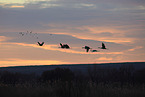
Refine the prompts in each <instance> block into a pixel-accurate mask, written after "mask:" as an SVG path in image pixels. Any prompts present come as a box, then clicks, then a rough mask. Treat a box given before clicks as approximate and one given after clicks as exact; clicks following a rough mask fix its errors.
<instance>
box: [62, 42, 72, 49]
mask: <svg viewBox="0 0 145 97" xmlns="http://www.w3.org/2000/svg"><path fill="white" fill-rule="evenodd" d="M60 46H61V48H66V49H69V48H70V47H69V46H68V45H67V44H61V43H60Z"/></svg>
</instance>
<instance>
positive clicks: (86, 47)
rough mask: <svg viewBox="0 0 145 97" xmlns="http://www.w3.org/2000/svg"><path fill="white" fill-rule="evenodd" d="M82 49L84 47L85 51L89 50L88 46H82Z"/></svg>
mask: <svg viewBox="0 0 145 97" xmlns="http://www.w3.org/2000/svg"><path fill="white" fill-rule="evenodd" d="M82 48H84V49H86V52H89V49H91V48H90V47H89V46H85V47H82Z"/></svg>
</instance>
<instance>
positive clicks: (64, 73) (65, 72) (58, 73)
mask: <svg viewBox="0 0 145 97" xmlns="http://www.w3.org/2000/svg"><path fill="white" fill-rule="evenodd" d="M73 78H74V73H73V72H72V71H71V70H70V69H68V68H56V69H54V70H48V71H44V72H43V73H42V75H41V77H40V79H41V80H42V81H48V80H49V81H57V80H60V81H71V80H73Z"/></svg>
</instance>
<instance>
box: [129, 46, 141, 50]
mask: <svg viewBox="0 0 145 97" xmlns="http://www.w3.org/2000/svg"><path fill="white" fill-rule="evenodd" d="M141 48H143V47H142V46H139V47H135V48H132V49H129V50H128V51H135V50H137V49H141Z"/></svg>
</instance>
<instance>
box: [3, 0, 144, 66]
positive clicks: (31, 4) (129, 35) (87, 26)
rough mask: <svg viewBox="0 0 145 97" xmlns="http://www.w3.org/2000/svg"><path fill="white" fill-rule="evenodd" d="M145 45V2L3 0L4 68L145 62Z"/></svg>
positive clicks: (112, 0) (131, 0)
mask: <svg viewBox="0 0 145 97" xmlns="http://www.w3.org/2000/svg"><path fill="white" fill-rule="evenodd" d="M31 31H32V33H31ZM20 33H23V34H24V35H23V36H22V34H20ZM43 41H44V42H45V43H44V45H43V46H39V45H38V44H37V42H43ZM144 41H145V0H0V67H7V66H26V65H53V64H56V65H59V64H89V63H116V62H145V43H144ZM102 42H103V43H105V45H106V47H107V49H106V50H102V49H99V48H98V47H100V46H101V45H102ZM59 43H64V44H68V45H69V46H70V49H61V48H60V45H59ZM84 46H89V47H91V48H92V49H95V50H98V51H99V52H86V51H85V49H82V47H84Z"/></svg>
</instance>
